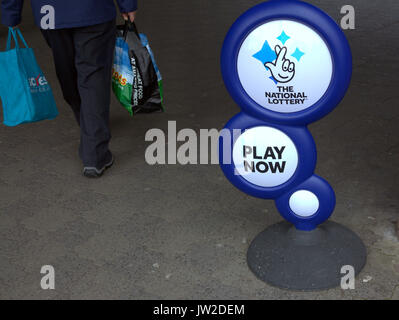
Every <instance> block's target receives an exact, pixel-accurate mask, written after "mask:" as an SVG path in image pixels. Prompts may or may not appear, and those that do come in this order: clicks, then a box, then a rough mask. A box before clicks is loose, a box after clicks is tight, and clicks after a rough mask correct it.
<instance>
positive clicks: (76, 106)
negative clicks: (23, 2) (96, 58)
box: [41, 29, 81, 123]
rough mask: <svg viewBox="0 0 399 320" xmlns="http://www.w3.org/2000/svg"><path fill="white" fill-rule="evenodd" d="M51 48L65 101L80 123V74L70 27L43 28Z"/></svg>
mask: <svg viewBox="0 0 399 320" xmlns="http://www.w3.org/2000/svg"><path fill="white" fill-rule="evenodd" d="M41 31H42V34H43V36H44V38H45V40H46V42H47V44H48V45H49V47H50V48H51V50H52V52H53V57H54V64H55V70H56V73H57V78H58V81H59V83H60V86H61V90H62V93H63V96H64V99H65V101H66V102H67V103H68V104H69V105H70V106H71V108H72V110H73V112H74V114H75V118H76V120H77V121H78V123H80V104H81V101H80V95H79V90H78V74H77V71H76V67H75V45H74V41H73V33H72V31H71V30H70V29H60V30H41Z"/></svg>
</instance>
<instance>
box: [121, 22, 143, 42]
mask: <svg viewBox="0 0 399 320" xmlns="http://www.w3.org/2000/svg"><path fill="white" fill-rule="evenodd" d="M129 31H133V32H134V34H135V35H136V36H137V38H139V39H140V35H139V32H138V30H137V26H136V24H135V23H134V22H131V21H129V20H126V21H125V27H124V29H123V38H124V39H125V40H126V36H127V33H128V32H129Z"/></svg>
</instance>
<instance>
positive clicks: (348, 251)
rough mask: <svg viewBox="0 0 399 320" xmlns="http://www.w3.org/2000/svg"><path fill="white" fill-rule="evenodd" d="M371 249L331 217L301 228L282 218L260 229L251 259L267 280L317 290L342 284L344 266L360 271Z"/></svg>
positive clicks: (257, 272) (291, 287)
mask: <svg viewBox="0 0 399 320" xmlns="http://www.w3.org/2000/svg"><path fill="white" fill-rule="evenodd" d="M366 259H367V250H366V247H365V245H364V244H363V242H362V240H361V239H360V238H359V237H358V236H357V235H356V234H355V233H354V232H353V231H351V230H349V229H348V228H346V227H344V226H342V225H340V224H338V223H335V222H332V221H327V222H325V223H324V224H322V225H320V226H319V227H318V228H317V229H315V230H313V231H310V232H307V231H299V230H297V229H295V227H294V226H293V225H292V224H290V223H288V222H280V223H277V224H275V225H272V226H270V227H269V228H267V229H266V230H265V231H263V232H262V233H260V234H259V235H258V236H257V237H256V238H255V239H254V240H253V241H252V243H251V245H250V247H249V249H248V254H247V262H248V266H249V268H250V269H251V271H252V272H253V273H254V274H255V275H256V276H257V277H258V278H259V279H261V280H263V281H264V282H266V283H268V284H270V285H272V286H275V287H278V288H282V289H289V290H298V291H317V290H324V289H330V288H334V287H337V286H339V285H340V284H341V278H342V277H343V276H345V274H346V272H347V271H346V272H345V274H341V268H342V267H343V266H346V265H349V266H352V267H353V268H354V270H355V274H356V275H357V274H358V273H359V272H360V271H361V270H362V269H363V267H364V266H365V264H366Z"/></svg>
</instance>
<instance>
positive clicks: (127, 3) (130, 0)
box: [117, 0, 137, 13]
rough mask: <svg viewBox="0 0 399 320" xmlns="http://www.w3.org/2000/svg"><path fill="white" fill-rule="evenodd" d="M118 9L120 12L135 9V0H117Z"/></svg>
mask: <svg viewBox="0 0 399 320" xmlns="http://www.w3.org/2000/svg"><path fill="white" fill-rule="evenodd" d="M117 2H118V5H119V10H120V12H122V13H126V12H132V11H136V10H137V0H117Z"/></svg>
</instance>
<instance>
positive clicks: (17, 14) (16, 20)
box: [1, 0, 24, 27]
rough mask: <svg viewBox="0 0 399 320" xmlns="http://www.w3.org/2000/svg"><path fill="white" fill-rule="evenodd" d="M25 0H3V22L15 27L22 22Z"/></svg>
mask: <svg viewBox="0 0 399 320" xmlns="http://www.w3.org/2000/svg"><path fill="white" fill-rule="evenodd" d="M23 5H24V0H1V23H2V24H4V25H6V26H8V27H14V26H16V25H18V24H20V23H21V14H22V7H23Z"/></svg>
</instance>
